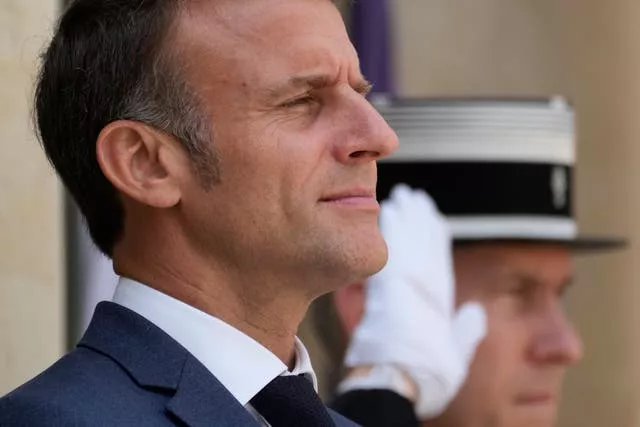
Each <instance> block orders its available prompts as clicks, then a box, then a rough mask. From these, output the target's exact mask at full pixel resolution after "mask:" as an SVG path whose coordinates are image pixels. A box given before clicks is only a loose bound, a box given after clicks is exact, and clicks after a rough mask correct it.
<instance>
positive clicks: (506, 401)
mask: <svg viewBox="0 0 640 427" xmlns="http://www.w3.org/2000/svg"><path fill="white" fill-rule="evenodd" d="M454 260H455V261H454V264H455V269H456V281H457V299H458V304H460V303H464V302H466V301H470V300H475V301H480V302H482V303H483V305H484V306H485V308H486V310H487V317H488V333H487V336H486V338H485V340H484V341H483V342H482V344H481V345H480V346H479V347H478V349H477V353H476V356H475V359H474V362H473V364H472V366H471V369H470V373H469V377H468V379H467V381H466V383H465V385H464V386H463V388H462V390H461V391H460V394H459V395H458V396H457V397H456V399H455V400H454V402H453V404H452V405H451V406H450V407H449V408H448V409H447V411H446V412H445V414H444V415H443V416H442V417H440V418H439V419H437V420H434V421H431V422H426V423H425V426H434V425H438V426H439V425H447V426H465V427H474V426H477V427H548V426H552V425H554V424H555V420H556V413H557V408H558V402H559V399H560V394H561V388H562V383H563V378H564V374H565V371H566V369H567V367H568V366H569V365H571V364H573V363H575V362H577V361H578V360H579V359H580V358H581V351H582V349H581V342H580V338H579V337H578V335H577V334H576V332H575V331H574V329H573V328H572V327H571V325H570V324H569V322H568V321H567V319H566V317H565V312H564V308H563V306H562V301H561V298H562V295H563V293H564V291H565V290H566V287H567V286H568V284H569V283H570V281H571V270H572V265H571V255H570V253H569V251H568V250H567V249H566V248H563V247H559V246H546V245H537V244H507V243H505V244H477V245H473V246H468V247H461V248H458V249H456V251H455V254H454Z"/></svg>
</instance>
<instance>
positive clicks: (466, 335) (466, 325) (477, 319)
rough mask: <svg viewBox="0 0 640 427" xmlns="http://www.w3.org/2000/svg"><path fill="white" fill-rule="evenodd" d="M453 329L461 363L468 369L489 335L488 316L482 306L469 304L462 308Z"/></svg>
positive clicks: (455, 319) (474, 303)
mask: <svg viewBox="0 0 640 427" xmlns="http://www.w3.org/2000/svg"><path fill="white" fill-rule="evenodd" d="M452 328H453V331H452V332H453V338H454V340H455V342H456V345H457V347H458V354H459V355H460V361H461V362H462V363H463V365H464V366H465V367H466V368H468V367H469V365H471V362H472V361H473V357H474V355H475V351H476V348H477V347H478V345H479V344H480V342H481V341H482V340H483V339H484V337H485V336H486V334H487V314H486V311H485V309H484V307H483V306H482V304H480V303H478V302H468V303H466V304H464V305H463V306H462V307H460V309H459V310H458V312H457V313H456V315H455V318H454V320H453V325H452Z"/></svg>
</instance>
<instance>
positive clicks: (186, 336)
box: [113, 278, 318, 427]
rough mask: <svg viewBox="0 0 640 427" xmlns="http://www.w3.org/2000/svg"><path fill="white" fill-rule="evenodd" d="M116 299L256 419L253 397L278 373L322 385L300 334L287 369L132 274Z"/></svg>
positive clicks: (264, 351)
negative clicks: (160, 332)
mask: <svg viewBox="0 0 640 427" xmlns="http://www.w3.org/2000/svg"><path fill="white" fill-rule="evenodd" d="M113 302H115V303H116V304H119V305H121V306H123V307H126V308H128V309H129V310H132V311H134V312H136V313H138V314H139V315H141V316H142V317H144V318H145V319H147V320H148V321H150V322H151V323H153V324H154V325H156V326H157V327H159V328H160V329H162V330H163V331H164V332H165V333H167V334H168V335H169V336H170V337H171V338H173V339H174V340H176V341H177V342H178V343H180V345H182V346H183V347H184V348H186V349H187V350H188V351H189V353H191V354H192V355H193V356H194V357H195V358H196V359H198V360H199V361H200V363H202V364H203V365H204V366H205V367H206V368H207V369H208V370H209V372H211V373H212V374H213V375H214V376H215V377H216V378H217V379H218V381H220V383H222V385H223V386H224V387H225V388H226V389H227V390H229V392H230V393H231V394H232V395H233V397H235V398H236V399H237V400H238V402H240V404H241V405H243V406H244V407H245V408H247V410H248V411H249V412H251V414H252V415H253V416H254V417H255V418H256V420H258V422H259V423H260V424H261V425H262V426H266V427H269V424H268V423H267V422H266V420H265V419H264V418H263V417H261V416H260V415H259V414H258V413H257V412H256V411H255V409H254V408H253V407H252V406H251V405H250V404H249V401H250V400H251V399H252V398H253V397H254V396H255V395H256V394H258V392H260V390H262V389H263V388H264V387H265V386H266V385H267V384H269V383H270V382H271V381H272V380H274V379H275V378H276V377H278V376H279V375H304V376H305V377H306V378H307V379H308V380H309V381H311V382H312V383H313V387H314V388H315V389H316V391H317V389H318V386H317V379H316V376H315V373H314V372H313V368H312V366H311V360H310V359H309V353H308V352H307V349H306V348H305V346H304V344H303V343H302V341H300V340H299V339H298V338H297V337H296V341H295V352H296V363H295V367H294V369H293V370H292V371H289V370H288V368H287V365H285V364H284V363H283V362H282V361H281V360H280V359H278V357H276V356H275V355H274V354H273V353H271V352H270V351H269V350H268V349H267V348H265V347H264V346H262V345H261V344H260V343H258V342H257V341H255V340H254V339H253V338H251V337H249V336H248V335H246V334H244V333H243V332H241V331H239V330H238V329H236V328H234V327H233V326H231V325H229V324H228V323H225V322H223V321H222V320H220V319H218V318H216V317H213V316H211V315H209V314H207V313H205V312H203V311H200V310H198V309H196V308H194V307H192V306H190V305H188V304H185V303H183V302H182V301H179V300H177V299H175V298H173V297H171V296H169V295H166V294H164V293H162V292H160V291H157V290H155V289H153V288H151V287H149V286H146V285H143V284H142V283H139V282H136V281H134V280H131V279H127V278H121V279H120V280H119V282H118V286H117V287H116V292H115V295H114V297H113Z"/></svg>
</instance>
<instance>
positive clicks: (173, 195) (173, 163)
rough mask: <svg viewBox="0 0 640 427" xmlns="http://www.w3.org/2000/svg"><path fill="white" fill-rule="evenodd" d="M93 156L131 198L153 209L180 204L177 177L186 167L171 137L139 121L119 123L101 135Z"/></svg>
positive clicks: (108, 177) (104, 130)
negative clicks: (95, 156)
mask: <svg viewBox="0 0 640 427" xmlns="http://www.w3.org/2000/svg"><path fill="white" fill-rule="evenodd" d="M96 155H97V158H98V163H99V164H100V168H101V169H102V172H103V173H104V175H105V176H106V177H107V179H108V180H109V181H111V183H112V184H113V185H114V186H115V187H116V188H117V189H118V190H120V191H121V192H122V193H124V194H125V195H126V196H128V197H130V198H131V199H133V200H136V201H137V202H139V203H142V204H144V205H148V206H152V207H156V208H169V207H172V206H175V205H176V204H178V203H179V202H180V198H181V191H180V185H179V181H180V180H179V177H180V176H181V175H182V174H183V173H184V168H185V166H186V167H188V164H186V158H185V157H186V155H185V154H184V153H183V152H182V151H181V150H180V148H179V146H178V145H177V144H176V143H175V141H174V140H173V139H172V138H171V137H170V136H168V135H166V134H164V133H162V132H159V131H157V130H155V129H153V128H151V127H149V126H147V125H145V124H143V123H140V122H135V121H129V120H119V121H116V122H113V123H110V124H109V125H107V126H106V127H105V128H104V129H102V131H101V132H100V135H99V136H98V141H97V142H96Z"/></svg>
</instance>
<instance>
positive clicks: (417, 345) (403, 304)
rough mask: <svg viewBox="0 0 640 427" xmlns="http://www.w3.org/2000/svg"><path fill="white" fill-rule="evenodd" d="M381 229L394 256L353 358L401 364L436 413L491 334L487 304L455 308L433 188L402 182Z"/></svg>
mask: <svg viewBox="0 0 640 427" xmlns="http://www.w3.org/2000/svg"><path fill="white" fill-rule="evenodd" d="M380 229H381V231H382V234H383V236H384V238H385V240H386V242H387V246H388V248H389V260H388V262H387V265H386V266H385V267H384V268H383V269H382V270H381V271H380V272H379V273H378V274H376V275H375V276H373V277H372V278H371V279H370V280H369V282H368V283H367V294H366V301H365V311H364V316H363V319H362V320H361V322H360V324H359V325H358V326H357V328H356V330H355V332H354V336H353V337H352V340H351V343H350V345H349V348H348V350H347V355H346V359H345V364H346V365H347V366H348V367H356V366H366V365H393V366H397V367H399V368H401V369H402V370H403V371H404V372H406V373H407V374H408V375H409V376H410V378H411V379H412V380H413V381H414V382H415V385H416V386H417V388H418V397H417V402H416V405H415V409H416V414H417V415H418V418H420V419H429V418H433V417H436V416H438V415H440V414H441V413H442V412H443V411H444V410H445V409H446V407H447V406H448V405H449V403H450V402H451V401H452V400H453V398H454V397H455V396H456V394H457V393H458V391H459V389H460V387H461V386H462V384H463V383H464V381H465V378H466V376H467V372H468V368H469V365H470V363H471V361H472V359H473V355H474V353H475V349H476V347H477V345H478V344H479V343H480V341H481V340H482V338H484V336H485V334H486V315H485V311H484V309H483V307H482V306H481V305H480V304H478V303H467V304H465V305H464V306H463V307H461V308H460V310H458V311H457V312H456V311H455V296H454V294H455V289H454V274H453V266H452V254H451V237H450V233H449V229H448V226H447V223H446V221H445V219H444V217H443V216H442V214H440V212H439V211H438V209H437V207H436V206H435V204H434V202H433V201H432V200H431V198H430V197H429V196H428V195H427V194H426V193H425V192H423V191H416V190H411V189H410V188H409V187H407V186H406V185H403V184H400V185H398V186H396V187H395V188H394V189H393V191H392V192H391V197H390V199H389V200H388V201H386V202H383V204H382V208H381V212H380ZM354 384H357V382H355V383H353V382H351V385H350V386H349V388H350V389H353V388H357V386H356V387H354ZM362 388H370V387H367V386H366V385H364V386H363V387H362Z"/></svg>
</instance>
